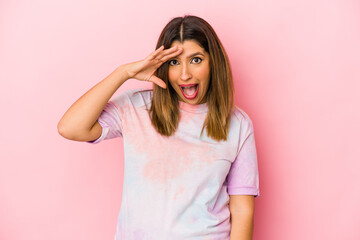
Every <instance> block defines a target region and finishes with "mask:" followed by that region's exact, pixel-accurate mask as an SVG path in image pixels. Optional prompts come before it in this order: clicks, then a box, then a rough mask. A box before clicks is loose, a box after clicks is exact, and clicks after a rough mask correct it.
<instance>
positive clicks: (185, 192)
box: [88, 89, 260, 240]
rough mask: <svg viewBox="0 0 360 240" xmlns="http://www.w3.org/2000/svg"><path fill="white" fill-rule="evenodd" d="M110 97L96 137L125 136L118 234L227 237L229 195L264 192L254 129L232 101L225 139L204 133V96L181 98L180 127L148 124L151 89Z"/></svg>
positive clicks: (174, 239)
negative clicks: (171, 129)
mask: <svg viewBox="0 0 360 240" xmlns="http://www.w3.org/2000/svg"><path fill="white" fill-rule="evenodd" d="M137 90H144V89H133V90H127V91H125V92H123V93H122V94H120V95H118V96H116V97H115V98H113V99H112V100H110V101H109V102H108V103H107V104H106V106H105V108H104V110H103V111H102V113H101V115H100V116H99V119H98V121H99V123H100V125H101V126H102V128H103V131H102V134H101V136H100V137H99V138H98V139H96V140H95V141H89V142H88V143H95V144H96V143H99V142H101V141H102V140H105V139H111V138H115V137H123V140H124V156H125V169H124V185H123V194H122V202H121V209H120V213H119V216H118V224H117V231H116V235H115V240H184V239H189V240H229V236H230V212H229V206H228V204H229V195H254V196H260V192H259V174H258V165H257V155H256V147H255V139H254V129H253V125H252V122H251V120H250V118H249V116H248V115H247V114H246V113H245V112H244V111H243V110H241V109H239V108H237V107H236V108H235V110H234V113H233V114H232V117H231V122H230V131H229V136H228V139H227V141H220V142H217V141H215V140H213V139H212V138H209V137H208V136H207V135H206V129H205V130H204V133H203V134H202V135H201V136H200V132H201V128H202V124H203V122H204V120H205V118H206V114H207V111H208V108H207V104H206V103H204V104H199V105H191V104H188V103H184V102H181V101H180V102H179V108H180V113H181V118H180V122H179V126H178V129H177V131H176V132H175V134H174V135H173V136H171V137H164V136H162V135H160V134H158V133H157V132H156V130H155V128H154V127H153V126H152V125H151V120H150V118H149V115H148V109H149V108H150V105H151V98H152V89H148V90H149V91H145V92H139V93H136V94H134V95H133V93H134V92H136V91H137Z"/></svg>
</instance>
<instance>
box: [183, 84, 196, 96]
mask: <svg viewBox="0 0 360 240" xmlns="http://www.w3.org/2000/svg"><path fill="white" fill-rule="evenodd" d="M180 89H181V92H182V94H183V95H184V97H185V98H186V99H193V98H195V97H196V96H197V94H198V92H199V84H191V85H190V84H189V85H186V86H180Z"/></svg>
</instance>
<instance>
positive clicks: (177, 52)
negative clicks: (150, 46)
mask: <svg viewBox="0 0 360 240" xmlns="http://www.w3.org/2000/svg"><path fill="white" fill-rule="evenodd" d="M182 51H183V49H182V48H179V49H177V50H176V51H175V52H173V53H169V54H167V55H165V56H163V57H162V58H161V62H166V61H167V60H169V59H170V58H173V57H175V56H177V55H179V54H181V52H182Z"/></svg>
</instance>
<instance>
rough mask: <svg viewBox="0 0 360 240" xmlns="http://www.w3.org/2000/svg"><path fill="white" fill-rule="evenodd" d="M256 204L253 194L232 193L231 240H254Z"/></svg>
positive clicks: (230, 207)
mask: <svg viewBox="0 0 360 240" xmlns="http://www.w3.org/2000/svg"><path fill="white" fill-rule="evenodd" d="M254 205H255V204H254V196H253V195H230V201H229V209H230V221H231V230H230V240H252V235H253V229H254Z"/></svg>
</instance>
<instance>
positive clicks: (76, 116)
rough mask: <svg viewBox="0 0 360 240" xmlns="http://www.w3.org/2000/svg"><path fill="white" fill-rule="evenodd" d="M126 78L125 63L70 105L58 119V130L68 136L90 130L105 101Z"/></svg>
mask: <svg viewBox="0 0 360 240" xmlns="http://www.w3.org/2000/svg"><path fill="white" fill-rule="evenodd" d="M127 79H128V74H127V72H126V70H125V65H122V66H119V67H118V68H116V69H115V70H114V71H113V72H112V73H111V74H110V75H109V76H107V77H106V78H105V79H104V80H102V81H101V82H99V83H97V84H96V85H95V86H93V87H92V88H91V89H90V90H88V91H87V92H86V93H85V94H84V95H82V96H81V97H80V98H79V99H78V100H77V101H76V102H75V103H73V104H72V105H71V107H70V108H69V109H68V110H67V111H66V112H65V114H64V115H63V117H62V118H61V119H60V121H59V123H58V131H59V132H61V134H62V135H67V136H68V137H69V138H70V137H72V136H76V134H77V133H80V132H84V131H90V129H91V128H92V126H93V125H94V124H95V122H96V120H97V119H98V117H99V116H100V114H101V112H102V110H103V109H104V107H105V105H106V103H107V102H108V101H109V99H110V98H111V97H112V95H113V94H114V93H115V92H116V90H117V89H118V88H119V87H120V86H121V85H122V84H123V83H124V82H125V81H126V80H127Z"/></svg>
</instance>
